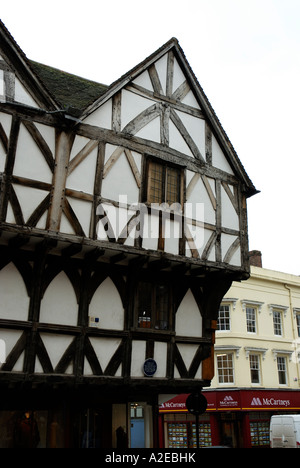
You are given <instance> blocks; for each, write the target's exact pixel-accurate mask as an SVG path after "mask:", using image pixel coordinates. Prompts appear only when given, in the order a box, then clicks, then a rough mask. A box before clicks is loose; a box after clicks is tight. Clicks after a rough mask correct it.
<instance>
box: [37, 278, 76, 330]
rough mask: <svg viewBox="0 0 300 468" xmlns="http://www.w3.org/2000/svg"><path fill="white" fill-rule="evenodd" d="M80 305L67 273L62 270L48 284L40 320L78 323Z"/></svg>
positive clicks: (43, 321) (64, 323) (62, 323)
mask: <svg viewBox="0 0 300 468" xmlns="http://www.w3.org/2000/svg"><path fill="white" fill-rule="evenodd" d="M77 315H78V305H77V300H76V296H75V292H74V289H73V286H72V284H71V283H70V280H69V278H68V277H67V275H66V274H65V273H64V272H63V271H62V272H61V273H59V274H58V275H57V276H56V277H55V278H54V279H53V281H52V282H51V284H50V285H49V286H48V288H47V290H46V292H45V295H44V297H43V299H42V301H41V311H40V322H42V323H55V324H59V325H75V326H76V325H77Z"/></svg>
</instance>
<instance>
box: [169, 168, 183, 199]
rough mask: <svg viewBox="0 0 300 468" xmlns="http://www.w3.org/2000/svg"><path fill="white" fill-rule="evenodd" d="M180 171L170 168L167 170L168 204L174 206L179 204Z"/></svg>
mask: <svg viewBox="0 0 300 468" xmlns="http://www.w3.org/2000/svg"><path fill="white" fill-rule="evenodd" d="M179 189H180V187H179V171H178V170H177V169H174V168H171V167H168V169H167V185H166V203H168V204H169V205H172V204H173V203H179V201H180V197H179Z"/></svg>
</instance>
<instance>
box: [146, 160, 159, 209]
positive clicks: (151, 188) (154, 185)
mask: <svg viewBox="0 0 300 468" xmlns="http://www.w3.org/2000/svg"><path fill="white" fill-rule="evenodd" d="M147 198H148V199H147V201H148V202H149V203H159V204H160V203H162V202H163V166H162V165H161V164H157V163H154V162H150V163H149V173H148V197H147Z"/></svg>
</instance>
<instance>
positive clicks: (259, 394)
mask: <svg viewBox="0 0 300 468" xmlns="http://www.w3.org/2000/svg"><path fill="white" fill-rule="evenodd" d="M251 254H252V255H251ZM250 255H251V257H250V258H251V260H250V261H251V275H250V278H249V279H248V280H247V281H243V282H234V283H233V284H232V286H231V288H230V289H229V290H228V292H227V294H226V295H225V296H224V298H223V300H222V302H221V305H220V310H219V319H218V322H217V323H216V326H217V330H216V337H215V347H214V356H212V359H214V366H215V373H214V378H213V380H212V383H211V387H210V388H209V389H203V393H204V395H205V397H206V399H207V410H206V412H205V413H204V414H203V415H202V416H200V423H199V428H200V429H199V432H200V434H199V437H200V444H201V446H215V445H229V446H231V447H234V448H259V447H263V448H265V447H269V445H270V441H269V429H270V419H271V416H272V415H273V414H284V413H300V387H299V382H300V369H299V367H300V364H299V361H300V277H299V276H296V275H290V274H288V273H282V272H278V271H272V270H268V269H265V268H262V266H261V253H260V252H258V251H253V252H250ZM254 265H255V266H254ZM186 398H187V395H178V396H176V397H175V398H173V399H171V400H170V401H168V402H165V403H164V405H162V406H161V408H160V413H161V418H162V419H163V421H164V427H165V438H164V444H165V445H164V446H166V447H172V446H174V445H173V444H174V438H175V443H176V444H180V443H181V442H180V440H179V439H180V437H181V436H182V434H185V433H186V434H194V432H195V421H194V419H193V417H192V416H191V415H190V414H189V413H188V410H187V408H186V405H185V402H186ZM184 431H185V432H184ZM178 434H179V435H178ZM171 436H172V437H171ZM176 438H177V439H178V440H177V439H176ZM190 446H191V447H195V437H194V438H193V439H192V445H190Z"/></svg>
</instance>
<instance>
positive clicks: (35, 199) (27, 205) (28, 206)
mask: <svg viewBox="0 0 300 468" xmlns="http://www.w3.org/2000/svg"><path fill="white" fill-rule="evenodd" d="M13 187H14V190H15V192H16V195H17V198H18V200H19V203H20V206H21V209H22V214H23V218H24V221H25V224H26V222H27V221H28V219H29V217H30V216H31V215H32V213H33V212H34V210H35V209H36V208H37V207H38V206H39V204H40V203H41V202H42V201H43V200H44V199H45V198H46V197H47V195H48V193H49V192H46V191H44V190H39V189H33V188H31V187H25V186H22V185H17V184H13ZM43 227H45V225H44V226H43Z"/></svg>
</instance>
